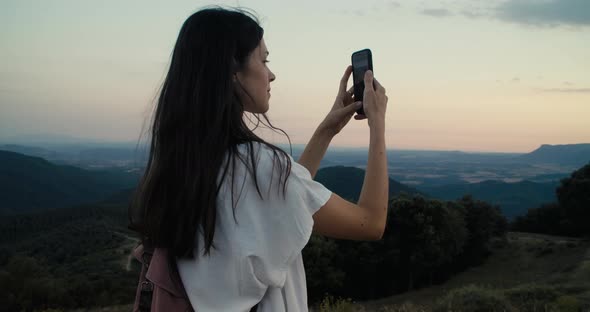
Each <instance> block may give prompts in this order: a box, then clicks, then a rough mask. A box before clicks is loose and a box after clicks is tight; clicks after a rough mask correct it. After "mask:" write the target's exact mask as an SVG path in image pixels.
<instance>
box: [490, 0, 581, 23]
mask: <svg viewBox="0 0 590 312" xmlns="http://www.w3.org/2000/svg"><path fill="white" fill-rule="evenodd" d="M495 17H497V18H499V19H501V20H504V21H508V22H514V23H519V24H525V25H533V26H549V27H555V26H558V25H569V26H588V25H590V1H589V0H508V1H506V2H503V3H501V4H500V5H499V6H497V7H496V9H495Z"/></svg>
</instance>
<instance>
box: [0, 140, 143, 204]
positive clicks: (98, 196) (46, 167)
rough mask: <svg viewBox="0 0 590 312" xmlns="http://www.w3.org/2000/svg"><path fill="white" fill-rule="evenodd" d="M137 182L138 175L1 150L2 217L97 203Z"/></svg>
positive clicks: (0, 192)
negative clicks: (87, 168) (84, 166)
mask: <svg viewBox="0 0 590 312" xmlns="http://www.w3.org/2000/svg"><path fill="white" fill-rule="evenodd" d="M137 180H138V177H137V173H128V172H125V171H122V170H114V169H112V170H100V171H99V170H96V171H93V170H85V169H80V168H77V167H73V166H65V165H56V164H53V163H51V162H49V161H47V160H45V159H43V158H40V157H32V156H26V155H23V154H20V153H15V152H8V151H0V194H1V198H0V214H13V213H21V212H27V211H35V210H40V209H48V208H62V207H66V206H72V205H78V204H83V203H94V202H97V201H100V200H103V199H105V198H107V197H108V196H110V195H111V194H113V193H115V192H118V191H120V190H123V189H126V188H130V187H133V186H134V185H135V184H136V183H137Z"/></svg>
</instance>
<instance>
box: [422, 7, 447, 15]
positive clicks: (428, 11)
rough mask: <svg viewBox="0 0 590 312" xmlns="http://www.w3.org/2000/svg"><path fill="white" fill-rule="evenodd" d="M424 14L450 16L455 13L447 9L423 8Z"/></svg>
mask: <svg viewBox="0 0 590 312" xmlns="http://www.w3.org/2000/svg"><path fill="white" fill-rule="evenodd" d="M422 14H424V15H430V16H434V17H448V16H452V15H453V13H452V12H451V11H449V10H447V9H424V10H422Z"/></svg>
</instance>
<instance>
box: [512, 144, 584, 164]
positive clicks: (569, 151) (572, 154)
mask: <svg viewBox="0 0 590 312" xmlns="http://www.w3.org/2000/svg"><path fill="white" fill-rule="evenodd" d="M519 159H520V160H523V161H526V162H535V163H552V164H567V165H575V166H577V167H581V166H583V165H585V164H587V163H588V162H590V144H589V143H585V144H566V145H549V144H543V145H541V147H539V148H538V149H536V150H534V151H532V152H530V153H528V154H524V155H521V156H519Z"/></svg>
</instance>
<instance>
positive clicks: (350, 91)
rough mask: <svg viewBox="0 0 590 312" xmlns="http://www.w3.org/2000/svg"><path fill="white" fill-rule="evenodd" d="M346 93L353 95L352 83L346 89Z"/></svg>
mask: <svg viewBox="0 0 590 312" xmlns="http://www.w3.org/2000/svg"><path fill="white" fill-rule="evenodd" d="M346 92H347V93H348V94H350V95H351V96H352V95H354V85H352V87H350V88H348V91H346Z"/></svg>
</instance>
